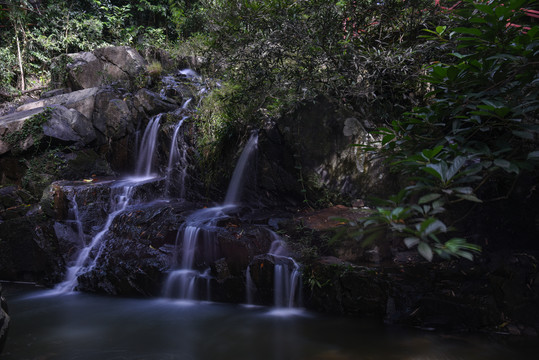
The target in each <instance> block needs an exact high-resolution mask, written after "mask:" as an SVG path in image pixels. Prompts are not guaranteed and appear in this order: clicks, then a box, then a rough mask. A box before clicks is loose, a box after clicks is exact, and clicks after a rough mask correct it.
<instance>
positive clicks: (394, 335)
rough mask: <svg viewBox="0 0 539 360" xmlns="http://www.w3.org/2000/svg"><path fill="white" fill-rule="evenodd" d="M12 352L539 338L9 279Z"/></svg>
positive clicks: (335, 355) (381, 352) (512, 350)
mask: <svg viewBox="0 0 539 360" xmlns="http://www.w3.org/2000/svg"><path fill="white" fill-rule="evenodd" d="M3 287H4V295H6V296H7V297H8V298H9V299H10V303H9V310H10V315H11V320H12V322H11V325H12V326H11V328H10V333H9V337H8V341H7V343H6V347H5V349H4V352H3V353H2V355H1V358H2V360H21V359H28V360H34V359H35V360H37V359H39V360H120V359H122V360H123V359H126V360H127V359H129V360H131V359H137V360H167V359H170V360H173V359H179V360H191V359H193V360H201V359H202V360H205V359H222V360H228V359H230V360H232V359H234V360H243V359H253V360H254V359H256V360H265V359H273V360H284V359H293V360H295V359H298V360H303V359H304V360H326V359H327V360H329V359H332V360H356V359H358V360H359V359H432V360H434V359H440V360H441V359H443V360H447V359H536V358H537V357H536V356H537V354H538V351H539V344H537V341H536V339H535V338H529V339H526V338H512V339H510V338H503V337H502V338H498V337H495V338H492V337H489V336H486V335H478V334H443V333H438V332H428V331H422V330H417V329H410V328H403V327H397V326H388V325H384V324H382V323H380V322H377V321H374V320H369V319H358V318H344V317H330V316H325V315H320V314H314V313H309V312H305V311H303V310H301V309H281V310H275V308H270V307H253V306H250V307H248V306H244V305H230V304H219V303H210V302H195V301H187V300H170V299H127V298H119V297H107V296H97V295H90V294H84V293H76V292H75V293H71V294H70V295H58V294H54V293H53V292H51V291H50V290H46V289H43V288H37V287H33V286H29V285H14V284H7V283H6V284H3Z"/></svg>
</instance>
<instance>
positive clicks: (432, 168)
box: [421, 162, 447, 182]
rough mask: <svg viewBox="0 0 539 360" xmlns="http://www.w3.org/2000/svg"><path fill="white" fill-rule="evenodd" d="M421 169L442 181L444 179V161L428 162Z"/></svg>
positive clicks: (445, 168)
mask: <svg viewBox="0 0 539 360" xmlns="http://www.w3.org/2000/svg"><path fill="white" fill-rule="evenodd" d="M421 169H422V170H424V171H426V172H428V173H429V174H432V175H434V176H436V177H437V178H438V179H440V180H441V181H442V182H445V180H446V174H447V164H446V163H445V162H440V163H438V164H428V165H427V166H425V167H423V168H421Z"/></svg>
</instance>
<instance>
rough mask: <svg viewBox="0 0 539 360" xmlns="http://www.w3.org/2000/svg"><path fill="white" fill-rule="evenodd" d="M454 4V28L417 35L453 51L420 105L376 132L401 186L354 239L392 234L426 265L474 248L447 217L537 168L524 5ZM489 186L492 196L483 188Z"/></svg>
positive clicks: (533, 77) (435, 66)
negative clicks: (457, 6) (492, 187)
mask: <svg viewBox="0 0 539 360" xmlns="http://www.w3.org/2000/svg"><path fill="white" fill-rule="evenodd" d="M464 3H465V6H464V7H463V8H462V9H461V10H459V11H458V12H456V13H455V14H453V15H454V16H456V20H457V21H458V22H459V23H460V26H457V27H454V28H449V27H447V26H438V27H436V28H435V29H430V30H427V31H426V33H425V35H423V37H424V38H427V39H428V40H436V41H438V42H439V43H440V44H442V45H443V44H451V48H453V49H454V51H452V52H451V53H450V55H451V57H452V59H453V60H452V61H447V62H433V63H431V64H429V65H427V67H426V70H427V75H426V76H425V77H424V78H423V82H424V84H425V85H427V86H429V87H431V88H432V91H431V92H430V93H429V94H428V95H427V98H428V104H427V105H426V106H423V107H416V108H414V109H413V111H410V112H408V113H405V114H404V115H403V116H402V117H401V118H399V119H397V120H394V121H392V122H391V123H389V124H388V126H384V127H380V128H379V129H378V133H379V134H380V135H381V138H382V141H381V145H382V147H383V152H384V153H385V154H386V155H387V156H388V158H389V163H390V166H391V167H392V169H393V170H394V171H395V172H397V173H398V174H399V175H400V176H401V177H402V178H404V179H405V183H406V186H405V187H404V188H403V189H402V190H401V191H400V193H399V194H398V195H396V196H393V197H392V198H390V199H389V200H386V201H385V202H383V203H382V204H381V205H380V206H379V207H378V208H377V210H376V211H374V212H373V214H372V215H371V216H370V217H368V218H367V219H365V220H363V221H362V223H361V224H360V225H361V226H360V227H359V228H358V230H359V231H358V232H357V233H356V235H358V236H360V237H362V239H363V240H364V241H365V240H366V241H372V240H374V239H376V238H378V237H380V236H387V234H388V232H389V233H390V234H393V236H400V237H402V238H403V240H404V244H406V246H408V247H410V248H411V247H415V246H417V248H418V250H419V252H420V254H421V255H423V256H424V257H425V258H426V259H428V260H432V258H433V255H434V254H438V255H440V256H441V257H443V258H448V257H450V256H457V257H464V258H468V259H472V258H473V254H472V253H473V252H477V251H479V250H480V247H479V246H477V245H474V244H471V243H469V242H467V241H466V240H465V239H464V238H463V237H461V236H458V232H457V231H456V230H457V229H455V228H454V227H453V226H450V225H449V224H447V222H448V219H452V218H454V216H451V212H452V211H453V212H454V211H456V209H457V208H458V209H460V210H459V211H461V210H462V209H463V206H464V205H463V203H469V204H481V203H482V202H483V201H492V200H498V199H504V198H507V197H509V196H510V192H511V191H512V190H513V188H514V182H515V181H516V178H517V177H518V176H519V175H524V174H528V175H529V174H530V173H532V172H533V171H536V169H537V165H539V147H538V142H537V139H538V133H539V123H538V120H537V119H538V109H539V62H538V61H537V59H538V55H539V27H538V26H537V24H535V23H533V18H530V17H528V16H526V11H525V10H526V7H527V5H530V4H529V3H530V2H529V1H525V0H509V1H503V2H501V1H489V2H478V1H472V0H466V1H464ZM371 150H374V149H371ZM492 182H496V184H498V193H496V194H493V193H492V191H487V190H485V184H487V183H492ZM492 197H496V199H492ZM464 208H466V209H470V206H468V207H466V206H464ZM453 235H457V236H453Z"/></svg>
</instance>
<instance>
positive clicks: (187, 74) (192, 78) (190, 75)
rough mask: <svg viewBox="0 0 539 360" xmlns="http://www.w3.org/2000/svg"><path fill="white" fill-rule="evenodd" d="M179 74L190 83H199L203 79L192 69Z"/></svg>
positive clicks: (181, 71)
mask: <svg viewBox="0 0 539 360" xmlns="http://www.w3.org/2000/svg"><path fill="white" fill-rule="evenodd" d="M178 73H179V74H180V75H183V76H185V77H186V78H187V79H188V80H190V81H199V80H200V79H201V77H200V75H199V74H197V73H196V71H194V70H191V69H183V70H180V71H178Z"/></svg>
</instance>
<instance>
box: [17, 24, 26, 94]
mask: <svg viewBox="0 0 539 360" xmlns="http://www.w3.org/2000/svg"><path fill="white" fill-rule="evenodd" d="M15 39H16V40H17V56H18V58H19V69H20V70H21V91H24V90H25V84H24V69H23V66H22V54H21V46H20V42H19V31H18V29H17V22H15Z"/></svg>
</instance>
